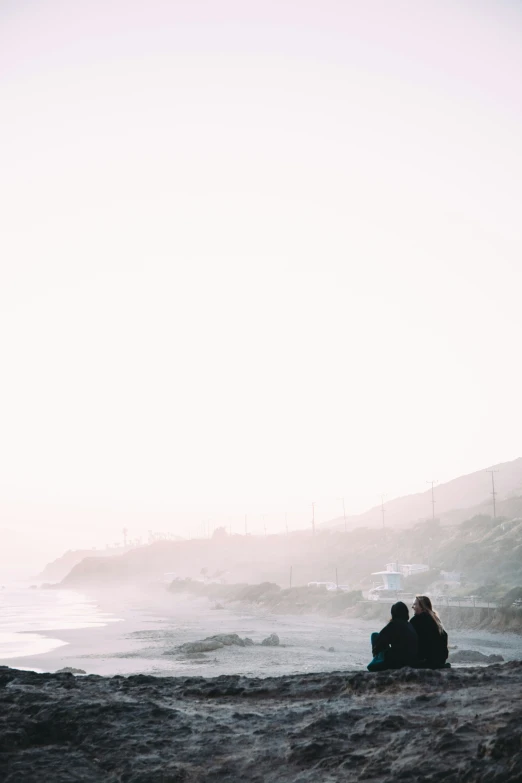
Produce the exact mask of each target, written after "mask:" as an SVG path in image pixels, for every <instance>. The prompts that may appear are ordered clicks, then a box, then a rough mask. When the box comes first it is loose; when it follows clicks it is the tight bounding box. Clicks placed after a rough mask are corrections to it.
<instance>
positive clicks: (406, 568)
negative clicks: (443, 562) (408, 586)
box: [399, 563, 430, 577]
mask: <svg viewBox="0 0 522 783" xmlns="http://www.w3.org/2000/svg"><path fill="white" fill-rule="evenodd" d="M429 570H430V567H429V565H426V564H425V563H402V564H401V565H400V566H399V571H400V572H401V574H402V575H403V576H405V577H408V576H414V575H415V574H422V573H423V572H425V571H429Z"/></svg>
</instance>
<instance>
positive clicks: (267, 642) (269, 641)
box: [261, 633, 279, 647]
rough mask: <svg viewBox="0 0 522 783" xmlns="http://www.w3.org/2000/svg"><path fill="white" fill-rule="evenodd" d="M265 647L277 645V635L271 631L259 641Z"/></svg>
mask: <svg viewBox="0 0 522 783" xmlns="http://www.w3.org/2000/svg"><path fill="white" fill-rule="evenodd" d="M261 644H262V645H264V646H265V647H277V646H278V645H279V636H278V635H277V634H276V633H271V634H270V636H267V637H266V639H263V641H262V642H261Z"/></svg>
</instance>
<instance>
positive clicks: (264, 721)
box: [0, 662, 522, 783]
mask: <svg viewBox="0 0 522 783" xmlns="http://www.w3.org/2000/svg"><path fill="white" fill-rule="evenodd" d="M408 780H410V781H445V783H457V781H458V782H459V783H461V782H462V783H464V782H470V783H471V782H472V781H473V783H474V782H475V781H476V782H477V783H479V782H481V781H483V782H484V783H486V781H487V783H500V781H502V782H503V783H508V781H509V783H515V782H516V783H520V781H522V662H511V663H507V664H503V665H495V666H489V667H487V668H482V669H479V668H475V669H460V670H446V671H422V670H412V669H403V670H401V671H396V672H391V673H388V672H384V673H381V674H369V673H367V672H335V673H330V674H321V673H319V674H307V675H295V676H287V677H279V678H274V677H272V678H267V679H249V678H245V677H241V676H224V677H218V678H215V679H204V678H200V677H190V678H185V677H177V678H172V677H162V678H159V677H152V676H145V675H137V676H134V677H112V678H103V677H98V676H88V677H75V676H74V675H72V674H67V673H64V674H36V673H33V672H22V671H17V670H15V669H9V668H6V667H0V781H2V783H43V782H44V781H45V782H46V783H47V781H49V782H50V783H76V782H77V781H78V783H79V782H80V781H81V782H82V783H102V782H103V783H192V782H196V781H198V782H199V781H201V783H214V781H230V783H232V781H233V782H234V783H237V782H238V781H252V782H255V781H267V782H269V783H286V781H288V782H290V781H292V782H293V781H296V782H297V781H302V782H303V783H304V782H305V781H310V782H311V781H313V782H314V783H318V782H320V783H323V782H324V783H334V781H375V783H377V782H378V783H392V782H395V781H408Z"/></svg>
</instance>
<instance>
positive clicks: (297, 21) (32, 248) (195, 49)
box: [0, 0, 522, 546]
mask: <svg viewBox="0 0 522 783" xmlns="http://www.w3.org/2000/svg"><path fill="white" fill-rule="evenodd" d="M0 22H1V27H0V70H1V84H0V106H1V109H0V111H1V114H2V116H1V123H0V127H1V131H0V133H1V141H2V143H1V146H0V167H1V171H2V182H3V187H2V191H1V194H0V200H1V204H0V208H1V209H0V214H1V221H2V230H1V234H0V243H1V245H0V247H1V267H2V268H1V271H2V284H1V290H0V305H1V306H0V351H1V366H2V371H3V372H2V376H3V382H2V384H1V385H0V410H1V417H2V422H1V450H0V512H1V517H2V523H1V526H2V527H6V528H8V529H12V530H14V531H16V532H17V534H18V535H20V536H26V535H27V534H30V535H31V536H35V537H38V536H42V537H44V538H45V541H46V544H48V545H49V546H50V545H51V544H52V545H53V546H55V543H54V542H57V541H58V540H59V541H60V542H61V543H62V542H63V544H64V545H67V546H68V545H72V544H74V545H79V544H82V545H92V544H100V543H102V542H104V541H109V542H112V540H113V538H114V537H115V536H118V538H120V537H121V534H120V532H119V531H120V530H121V527H122V525H123V524H127V525H129V520H130V527H131V528H132V529H131V534H135V535H139V534H142V533H143V532H144V531H146V530H147V529H148V528H150V527H153V528H160V529H169V530H171V531H173V532H174V533H177V534H179V535H191V534H194V535H195V534H198V533H199V531H201V529H202V525H203V523H204V521H205V520H212V523H213V524H226V525H227V526H228V525H234V526H237V528H241V527H242V525H243V515H244V514H245V513H247V514H248V515H249V518H250V520H251V523H250V524H251V529H252V530H254V529H255V530H258V531H261V530H262V529H263V527H267V529H268V530H269V531H277V530H282V529H284V526H285V512H287V513H288V514H289V517H287V518H286V519H287V520H288V518H289V519H290V523H291V526H292V527H294V528H297V527H300V526H301V527H302V526H304V525H305V524H308V523H309V519H310V515H311V510H310V509H311V506H310V504H311V502H312V501H315V502H316V518H317V520H318V522H319V521H321V520H324V519H328V518H331V517H332V516H334V515H339V514H340V513H341V510H342V506H341V500H340V499H341V498H342V497H345V502H346V508H347V511H348V512H357V511H361V510H363V509H364V508H366V507H368V506H371V505H374V504H375V503H376V502H378V497H379V494H380V493H381V492H384V493H386V494H387V495H388V496H389V497H392V496H394V495H400V494H403V493H407V492H415V491H422V490H424V489H425V488H426V483H425V482H426V480H430V479H432V478H435V479H437V480H439V481H444V480H448V479H450V478H453V477H454V476H457V475H461V474H463V473H468V472H471V471H474V470H478V469H480V468H483V467H486V466H487V465H489V464H492V463H495V462H500V461H504V460H511V459H514V458H515V457H518V456H519V454H520V441H521V436H522V423H521V417H520V368H519V352H520V346H519V343H520V334H521V327H522V315H521V308H520V301H519V300H520V282H521V281H520V271H519V269H520V257H521V255H520V254H521V250H522V241H521V235H520V214H521V206H522V205H521V197H520V182H521V181H522V156H521V152H522V149H521V147H522V144H521V139H522V108H521V107H522V103H521V87H520V85H521V83H522V80H521V73H522V52H521V49H520V40H521V38H520V37H521V33H522V14H521V8H520V5H519V4H518V3H513V2H503V0H495V1H494V2H493V1H491V2H478V1H476V2H469V3H468V2H461V3H458V4H457V3H454V2H438V3H436V4H435V3H427V2H424V3H422V2H421V3H419V2H413V0H411V1H410V2H400V1H399V2H394V3H390V2H387V1H386V0H382V2H372V1H370V2H362V0H360V1H358V2H342V3H340V2H333V1H332V0H323V2H321V3H319V2H318V1H317V2H315V1H313V2H307V3H289V2H281V1H280V0H278V2H270V1H265V2H263V3H261V2H257V3H254V2H247V3H245V2H239V1H237V2H232V1H231V0H221V1H220V2H216V3H207V2H200V1H199V0H194V1H193V2H190V3H181V2H178V3H167V2H160V1H159V0H149V1H148V2H147V3H145V2H131V1H127V2H125V3H124V2H120V1H119V0H112V1H110V2H107V1H106V0H104V2H101V1H99V0H77V1H76V2H74V3H65V2H53V1H52V0H41V1H40V2H38V3H36V2H31V1H30V0H28V1H26V2H20V0H16V2H15V0H4V2H3V3H2V7H1V10H0ZM133 515H134V516H133ZM151 519H152V520H153V522H151V521H150V520H151ZM156 522H157V524H155V523H156Z"/></svg>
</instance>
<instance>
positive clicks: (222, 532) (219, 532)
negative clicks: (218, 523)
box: [212, 527, 228, 541]
mask: <svg viewBox="0 0 522 783" xmlns="http://www.w3.org/2000/svg"><path fill="white" fill-rule="evenodd" d="M227 536H228V533H227V529H226V527H217V528H216V529H215V530H214V532H213V533H212V538H215V539H216V541H219V540H223V539H224V538H226V537H227Z"/></svg>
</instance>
